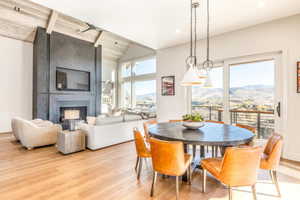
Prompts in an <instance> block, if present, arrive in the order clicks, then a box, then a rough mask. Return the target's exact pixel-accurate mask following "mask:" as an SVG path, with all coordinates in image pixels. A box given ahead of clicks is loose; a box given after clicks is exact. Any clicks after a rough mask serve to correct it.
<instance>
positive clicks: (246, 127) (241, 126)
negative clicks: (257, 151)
mask: <svg viewBox="0 0 300 200" xmlns="http://www.w3.org/2000/svg"><path fill="white" fill-rule="evenodd" d="M235 126H237V127H240V128H244V129H247V130H249V131H251V132H252V133H256V128H255V127H252V126H248V125H244V124H235Z"/></svg>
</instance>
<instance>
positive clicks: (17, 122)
mask: <svg viewBox="0 0 300 200" xmlns="http://www.w3.org/2000/svg"><path fill="white" fill-rule="evenodd" d="M21 120H22V118H20V117H14V118H13V119H12V120H11V129H12V133H13V135H14V136H15V138H16V140H17V141H19V140H20V137H19V135H20V132H21V123H22V121H21Z"/></svg>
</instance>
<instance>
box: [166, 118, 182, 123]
mask: <svg viewBox="0 0 300 200" xmlns="http://www.w3.org/2000/svg"><path fill="white" fill-rule="evenodd" d="M177 122H182V120H181V119H171V120H169V123H177Z"/></svg>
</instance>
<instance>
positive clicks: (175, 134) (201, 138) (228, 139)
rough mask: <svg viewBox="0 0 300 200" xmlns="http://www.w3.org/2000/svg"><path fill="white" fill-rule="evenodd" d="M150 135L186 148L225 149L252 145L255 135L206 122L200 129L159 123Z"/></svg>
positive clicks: (153, 127)
mask: <svg viewBox="0 0 300 200" xmlns="http://www.w3.org/2000/svg"><path fill="white" fill-rule="evenodd" d="M149 134H150V135H151V136H152V137H154V138H157V139H161V140H167V141H181V142H183V143H184V144H185V146H187V145H189V144H192V145H200V146H216V147H221V149H223V153H224V150H225V148H226V147H232V146H238V145H242V144H248V143H250V142H251V141H252V140H253V138H254V136H255V135H254V134H253V133H252V132H251V131H249V130H247V129H244V128H239V127H236V126H232V125H229V124H219V123H211V122H205V124H204V126H203V127H201V128H199V129H195V130H192V129H186V128H185V127H184V126H182V123H181V122H176V123H158V124H156V125H152V126H151V127H150V128H149Z"/></svg>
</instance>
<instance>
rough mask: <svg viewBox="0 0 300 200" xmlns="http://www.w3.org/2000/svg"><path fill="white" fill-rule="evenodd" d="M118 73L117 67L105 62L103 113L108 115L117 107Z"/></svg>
mask: <svg viewBox="0 0 300 200" xmlns="http://www.w3.org/2000/svg"><path fill="white" fill-rule="evenodd" d="M116 71H117V65H115V64H114V63H110V62H103V67H102V94H101V112H102V113H108V112H110V111H111V110H112V109H114V108H115V107H116V92H117V90H116Z"/></svg>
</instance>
